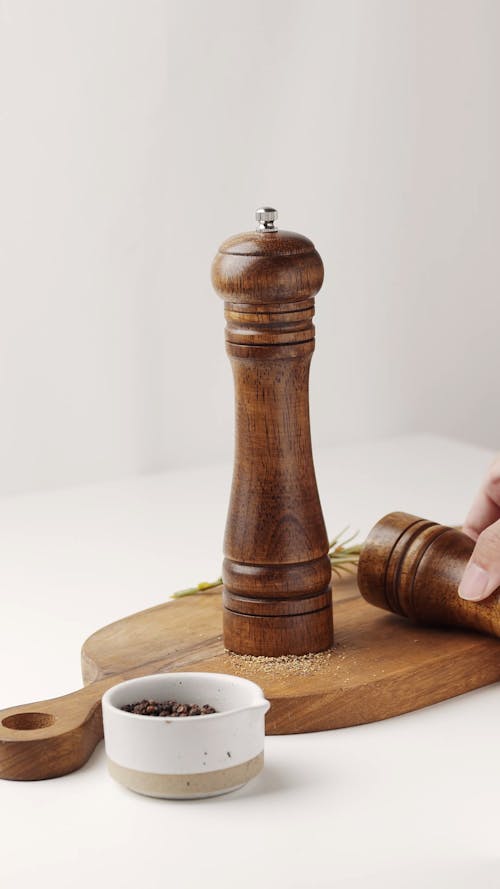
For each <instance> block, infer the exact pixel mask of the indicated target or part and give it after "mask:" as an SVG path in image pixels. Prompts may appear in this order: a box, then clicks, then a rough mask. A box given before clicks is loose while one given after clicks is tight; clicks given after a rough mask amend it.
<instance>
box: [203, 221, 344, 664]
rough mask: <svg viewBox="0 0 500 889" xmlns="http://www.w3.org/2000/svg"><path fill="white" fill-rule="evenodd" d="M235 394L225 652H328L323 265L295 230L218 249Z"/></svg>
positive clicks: (242, 238)
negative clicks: (317, 464)
mask: <svg viewBox="0 0 500 889" xmlns="http://www.w3.org/2000/svg"><path fill="white" fill-rule="evenodd" d="M212 282H213V285H214V288H215V290H216V291H217V293H218V294H219V295H220V296H221V297H222V298H223V299H224V301H225V317H226V349H227V353H228V355H229V357H230V360H231V364H232V368H233V375H234V384H235V413H236V417H235V429H236V433H235V458H234V474H233V484H232V491H231V501H230V505H229V512H228V518H227V524H226V534H225V540H224V555H225V558H224V563H223V568H222V578H223V581H224V599H223V602H224V614H223V632H224V641H225V644H226V646H227V648H229V649H231V650H232V651H235V652H239V653H246V654H254V655H272V656H277V655H282V654H291V653H294V654H304V653H306V652H317V651H322V650H324V649H326V648H329V647H330V645H331V643H332V614H331V591H330V579H331V568H330V561H329V559H328V540H327V536H326V530H325V525H324V521H323V515H322V511H321V505H320V501H319V497H318V490H317V486H316V478H315V474H314V465H313V457H312V450H311V435H310V428H309V392H308V387H309V365H310V361H311V356H312V353H313V351H314V325H313V322H312V318H313V315H314V296H315V294H316V293H317V291H318V290H319V289H320V287H321V284H322V282H323V263H322V261H321V257H320V256H319V254H318V253H317V252H316V250H315V249H314V245H313V244H312V242H311V241H310V240H309V239H308V238H305V237H303V236H302V235H297V234H294V233H293V232H275V231H273V232H250V233H247V234H243V235H237V236H235V237H232V238H229V239H228V240H227V241H225V242H224V244H222V246H221V247H220V248H219V252H218V253H217V256H216V258H215V260H214V263H213V267H212Z"/></svg>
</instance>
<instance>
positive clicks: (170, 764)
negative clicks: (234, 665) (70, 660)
mask: <svg viewBox="0 0 500 889" xmlns="http://www.w3.org/2000/svg"><path fill="white" fill-rule="evenodd" d="M143 698H147V699H148V700H153V699H154V700H157V701H158V700H161V701H164V700H176V701H178V702H179V703H186V704H199V705H203V704H210V705H211V706H212V707H215V709H216V711H217V712H216V713H213V714H211V715H209V716H189V717H185V718H179V717H174V718H172V717H168V716H165V717H160V716H138V715H136V714H135V713H127V712H125V711H123V710H121V709H120V707H122V706H123V705H124V704H131V703H134V702H135V701H140V700H142V699H143ZM269 707H270V704H269V701H267V700H266V699H265V697H264V695H263V692H262V689H261V688H259V686H258V685H255V683H253V682H249V681H248V680H247V679H240V678H239V677H238V676H228V675H225V674H223V673H163V674H157V675H154V676H143V677H141V678H139V679H130V680H129V681H128V682H121V683H120V684H119V685H115V686H113V688H110V689H109V690H108V691H107V692H106V693H105V695H104V696H103V699H102V712H103V721H104V740H105V745H106V755H107V759H108V768H109V771H110V774H111V775H112V777H113V778H115V779H116V780H117V781H119V782H120V783H121V784H124V785H125V786H126V787H129V788H130V789H131V790H135V791H137V792H138V793H144V794H147V795H148V796H156V797H163V798H165V799H196V798H200V797H205V796H217V795H218V794H221V793H228V792H229V791H230V790H236V789H237V788H238V787H242V786H243V784H246V783H247V781H249V780H250V779H251V778H254V777H255V776H256V775H257V774H258V773H259V772H260V771H261V769H262V767H263V764H264V728H265V725H264V717H265V714H266V713H267V711H268V710H269Z"/></svg>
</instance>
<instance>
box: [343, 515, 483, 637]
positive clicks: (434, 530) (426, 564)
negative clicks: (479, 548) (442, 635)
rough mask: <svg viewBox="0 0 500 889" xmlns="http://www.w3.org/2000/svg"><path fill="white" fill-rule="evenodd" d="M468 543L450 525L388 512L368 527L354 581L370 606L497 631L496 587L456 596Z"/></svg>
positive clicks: (470, 544) (427, 621)
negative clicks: (479, 595)
mask: <svg viewBox="0 0 500 889" xmlns="http://www.w3.org/2000/svg"><path fill="white" fill-rule="evenodd" d="M473 549H474V542H473V541H472V540H471V539H470V537H467V535H466V534H463V533H462V532H461V531H459V530H457V529H456V528H448V527H447V526H446V525H438V524H437V523H436V522H429V521H427V520H426V519H421V518H419V517H418V516H414V515H409V514H408V513H406V512H391V513H389V515H386V516H384V518H382V519H380V521H379V522H377V524H376V525H375V526H374V527H373V528H372V530H371V531H370V533H369V535H368V538H367V539H366V541H365V543H364V545H363V550H362V553H361V556H360V559H359V565H358V586H359V590H360V593H361V595H362V596H364V598H365V599H366V600H367V602H370V603H371V604H372V605H377V606H378V607H379V608H384V609H385V610H386V611H393V612H394V613H395V614H400V615H402V616H404V617H409V618H410V619H411V620H414V621H417V622H420V623H424V624H428V625H429V626H448V627H464V628H466V629H469V630H478V631H479V632H481V633H487V634H488V635H491V636H500V597H499V592H500V591H499V590H497V591H496V592H495V593H493V594H492V595H491V596H489V597H488V599H485V600H484V601H482V602H469V601H467V600H465V599H461V598H460V596H459V595H458V585H459V583H460V581H461V579H462V576H463V573H464V571H465V567H466V565H467V563H468V561H469V559H470V557H471V555H472V551H473Z"/></svg>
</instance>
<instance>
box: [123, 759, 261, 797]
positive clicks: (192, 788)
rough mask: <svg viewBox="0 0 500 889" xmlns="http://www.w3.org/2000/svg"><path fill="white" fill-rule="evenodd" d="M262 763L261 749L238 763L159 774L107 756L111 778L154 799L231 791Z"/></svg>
mask: <svg viewBox="0 0 500 889" xmlns="http://www.w3.org/2000/svg"><path fill="white" fill-rule="evenodd" d="M263 767H264V752H263V751H262V752H261V753H259V754H258V755H257V756H254V757H253V759H249V760H247V762H244V763H241V764H240V765H236V766H229V767H228V768H226V769H217V770H216V771H211V772H198V773H196V774H192V775H159V774H156V773H153V772H139V771H137V770H136V769H129V768H126V767H125V766H121V765H118V763H116V762H113V760H112V759H110V758H109V757H108V770H109V773H110V775H111V777H112V778H114V779H115V781H118V783H119V784H123V785H124V786H125V787H128V788H129V790H133V791H135V793H141V794H142V795H143V796H153V797H156V798H158V799H203V798H206V797H210V796H221V795H222V794H224V793H231V792H232V791H233V790H239V788H240V787H243V786H244V785H245V784H246V783H247V782H248V781H250V780H251V779H252V778H255V777H256V776H257V775H258V774H259V772H261V771H262V769H263Z"/></svg>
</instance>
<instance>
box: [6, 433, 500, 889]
mask: <svg viewBox="0 0 500 889" xmlns="http://www.w3.org/2000/svg"><path fill="white" fill-rule="evenodd" d="M491 456H492V454H491V452H489V451H486V450H484V449H481V448H477V447H472V446H469V445H463V444H459V443H457V442H452V441H449V440H445V439H439V438H432V437H405V438H398V439H391V440H385V441H378V442H374V443H373V444H370V445H357V446H350V447H339V448H332V449H329V450H323V451H319V452H318V453H317V455H316V468H317V476H318V483H319V488H320V493H321V499H322V503H323V508H324V513H325V519H326V523H327V527H328V530H329V533H331V534H333V533H335V532H336V531H338V530H340V529H341V528H342V527H343V526H344V525H346V524H350V525H351V526H353V527H355V528H359V530H360V533H361V536H364V535H365V534H366V533H367V531H368V530H369V528H370V527H371V525H372V524H373V523H374V522H375V521H376V520H377V519H378V518H380V517H381V516H382V515H383V514H385V513H386V512H389V511H391V510H393V509H404V510H406V511H407V512H414V513H416V514H417V515H422V516H425V517H428V518H432V519H435V520H437V521H442V522H445V523H458V522H460V521H461V520H462V519H463V517H464V514H465V512H466V510H467V507H468V505H469V502H470V500H471V498H472V496H473V493H474V492H475V490H476V488H477V486H478V484H479V482H480V479H481V477H482V475H483V473H484V471H485V468H486V467H487V465H488V461H489V459H490V458H491ZM229 485H230V467H229V466H212V467H209V468H205V469H196V470H191V471H182V472H180V471H177V472H168V473H164V474H162V475H157V476H147V477H140V478H132V479H127V480H124V481H120V482H112V483H107V484H100V485H94V486H86V487H81V488H73V489H71V490H63V491H57V492H50V493H46V492H44V493H39V494H30V495H23V496H16V497H9V498H5V499H3V500H1V501H0V541H1V554H0V589H1V591H2V596H1V604H0V675H1V677H2V679H1V684H0V707H7V706H10V705H12V704H17V703H23V702H28V701H35V700H38V699H43V698H46V697H51V696H57V695H60V694H63V693H65V692H69V691H71V690H73V689H75V688H77V687H78V686H79V685H80V684H81V678H80V671H79V649H80V646H81V643H82V641H83V640H84V638H85V637H86V636H87V635H89V634H90V633H91V632H93V631H94V630H95V629H97V628H98V627H100V626H102V625H104V624H106V623H109V622H110V621H112V620H115V619H117V618H119V617H122V616H124V615H126V614H129V613H131V612H134V611H139V610H141V609H143V608H147V607H149V606H151V605H155V604H157V603H159V602H162V601H163V600H164V599H165V598H166V597H167V596H168V595H169V594H170V593H171V592H173V591H174V590H176V589H178V588H180V587H185V586H189V585H191V584H193V583H196V582H197V581H199V580H204V579H207V580H208V579H212V578H215V577H217V575H218V573H219V570H220V561H221V555H220V551H221V540H222V534H223V527H224V522H225V515H226V508H227V501H228V491H229ZM499 705H500V693H499V688H498V686H490V687H489V688H487V689H482V690H479V691H476V692H472V693H470V694H467V695H464V696H462V697H460V698H456V699H455V700H452V701H448V702H446V703H444V704H439V705H435V706H433V707H430V708H427V709H426V710H421V711H419V712H416V713H412V714H408V715H405V716H401V717H398V718H395V719H389V720H386V721H384V722H380V723H376V724H372V725H366V726H360V727H356V728H350V729H343V730H338V731H334V732H323V733H315V734H310V735H301V736H298V735H295V736H290V737H269V738H267V739H266V766H265V769H264V772H263V773H262V774H261V775H260V776H259V777H258V778H257V779H256V780H255V781H254V782H252V783H251V784H249V785H248V786H247V787H246V788H243V789H242V790H240V791H238V792H236V793H233V794H229V795H227V796H223V797H219V798H217V799H212V800H201V801H196V802H180V803H179V802H166V801H162V800H153V799H148V798H146V797H141V796H138V795H135V794H133V793H131V792H129V791H127V790H125V789H123V788H122V787H121V786H119V785H117V784H115V783H114V782H113V781H112V780H111V779H110V778H109V777H108V775H107V772H106V768H105V762H104V750H103V745H102V744H101V745H99V747H98V749H97V751H96V752H95V753H94V755H93V756H92V757H91V759H90V760H89V762H88V763H87V765H86V766H85V767H84V768H83V769H81V770H80V771H79V772H75V773H74V774H72V775H68V776H66V777H64V778H58V779H55V780H51V781H41V782H33V783H22V782H10V781H0V821H1V824H0V874H1V881H0V885H1V886H5V887H12V889H24V887H28V886H29V887H32V886H34V885H36V886H45V885H47V886H51V887H75V889H79V887H84V886H85V887H86V889H88V887H89V885H94V886H95V887H96V889H100V887H107V886H112V887H115V886H116V887H120V889H128V887H134V889H136V887H137V886H144V887H152V889H155V887H160V886H161V887H167V886H169V885H172V886H175V887H176V889H183V887H194V886H200V887H212V886H213V887H218V889H226V887H228V889H229V887H231V889H233V887H236V889H239V887H241V889H246V887H249V889H250V887H252V889H254V887H255V889H259V887H262V889H267V887H269V889H271V887H272V889H281V887H283V889H316V887H318V889H319V887H334V886H335V887H348V889H352V887H363V889H368V887H370V889H378V887H398V889H399V887H405V889H408V887H410V889H413V887H417V886H418V887H419V889H420V887H424V886H425V887H432V889H434V887H436V889H438V887H439V889H441V887H445V886H453V887H454V889H456V887H469V886H471V887H472V886H475V887H481V889H485V887H487V889H489V887H495V889H498V887H499V886H500V839H499V822H500V818H499V811H500V767H499V762H500V743H499V740H500V706H499Z"/></svg>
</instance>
